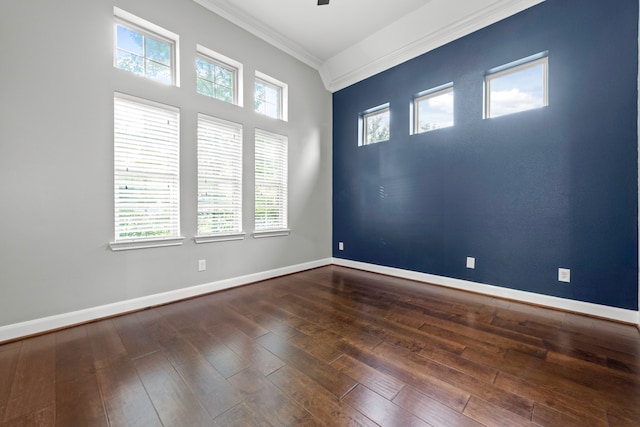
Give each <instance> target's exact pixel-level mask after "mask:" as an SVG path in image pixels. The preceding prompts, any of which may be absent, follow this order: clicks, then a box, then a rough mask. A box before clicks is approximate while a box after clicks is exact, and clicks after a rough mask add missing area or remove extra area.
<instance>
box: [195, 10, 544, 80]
mask: <svg viewBox="0 0 640 427" xmlns="http://www.w3.org/2000/svg"><path fill="white" fill-rule="evenodd" d="M193 1H194V2H196V3H197V4H199V5H201V6H203V7H204V8H206V9H208V10H210V11H211V12H213V13H215V14H217V15H219V16H221V17H222V18H224V19H226V20H228V21H230V22H232V23H233V24H235V25H237V26H239V27H240V28H243V29H244V30H246V31H248V32H249V33H251V34H253V35H255V36H257V37H259V38H260V39H262V40H264V41H265V42H267V43H269V44H271V45H273V46H275V47H276V48H278V49H280V50H282V51H284V52H285V53H287V54H289V55H291V56H292V57H294V58H296V59H298V60H299V61H301V62H303V63H305V64H307V65H308V66H310V67H312V68H314V69H316V70H318V72H319V73H320V77H321V79H322V81H323V83H324V86H325V88H326V89H327V90H329V91H330V92H336V91H338V90H340V89H344V88H345V87H347V86H350V85H352V84H354V83H357V82H359V81H361V80H364V79H366V78H368V77H371V76H373V75H375V74H377V73H380V72H382V71H385V70H387V69H389V68H392V67H394V66H396V65H398V64H401V63H403V62H405V61H408V60H409V59H413V58H415V57H417V56H420V55H422V54H424V53H426V52H429V51H431V50H433V49H436V48H438V47H440V46H443V45H445V44H447V43H450V42H452V41H454V40H456V39H458V38H460V37H464V36H466V35H468V34H471V33H472V32H474V31H477V30H479V29H481V28H484V27H487V26H489V25H491V24H494V23H496V22H498V21H500V20H502V19H505V18H507V17H509V16H512V15H514V14H516V13H518V12H521V11H523V10H525V9H528V8H530V7H532V6H535V5H536V4H539V3H542V2H543V1H544V0H496V1H495V2H494V3H491V4H490V5H489V6H486V5H485V6H484V7H482V6H481V7H480V9H478V8H476V9H475V10H474V12H472V13H470V14H468V15H466V16H463V17H462V18H459V19H449V18H445V19H442V20H437V24H438V28H436V29H434V27H433V25H422V26H421V25H414V23H415V22H416V21H417V20H419V19H421V18H424V19H423V21H424V22H427V20H428V19H431V20H433V16H434V14H433V11H434V9H435V10H438V8H442V9H443V10H447V11H449V12H450V11H451V7H452V6H451V5H450V4H449V3H448V0H440V2H441V3H442V5H440V6H438V5H434V3H437V2H438V1H436V0H430V1H429V2H428V3H429V4H427V5H425V6H423V7H422V8H420V9H418V10H417V11H415V12H414V13H411V14H408V15H406V16H404V17H403V18H400V19H399V20H397V21H395V22H392V23H391V24H390V25H388V26H387V27H384V28H382V29H381V30H379V31H378V32H376V33H374V34H372V35H371V36H369V37H367V38H366V39H364V40H362V41H360V42H358V43H356V44H355V45H353V46H351V47H349V48H347V49H345V50H344V51H342V52H340V53H338V54H337V55H335V56H333V57H331V58H329V59H327V60H326V61H324V62H323V61H322V60H321V59H320V58H317V57H316V56H314V55H313V54H311V53H310V52H308V51H307V50H306V49H305V48H304V47H303V46H301V45H300V44H298V43H296V42H295V41H293V40H291V39H290V38H288V37H286V36H284V35H283V34H281V33H280V32H278V31H277V30H276V29H274V28H272V27H270V26H268V25H265V24H264V23H262V22H260V21H259V20H257V19H255V18H254V17H252V16H250V15H249V14H247V13H246V12H244V11H242V10H241V9H239V8H238V7H236V6H234V5H233V4H232V3H231V2H229V1H228V0H193ZM485 3H486V2H485ZM429 22H431V21H429ZM432 23H433V22H432ZM407 28H410V29H411V31H413V33H412V37H411V40H403V39H402V38H401V37H396V35H398V34H405V33H406V31H407ZM415 31H417V33H416V32H415ZM380 46H384V47H383V48H382V49H381V48H380Z"/></svg>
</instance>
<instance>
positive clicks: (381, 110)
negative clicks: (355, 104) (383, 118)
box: [358, 102, 391, 147]
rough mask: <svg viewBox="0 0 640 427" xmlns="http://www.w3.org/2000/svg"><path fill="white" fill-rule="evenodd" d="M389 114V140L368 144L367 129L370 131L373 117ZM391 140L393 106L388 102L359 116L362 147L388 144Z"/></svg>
mask: <svg viewBox="0 0 640 427" xmlns="http://www.w3.org/2000/svg"><path fill="white" fill-rule="evenodd" d="M382 114H389V138H387V139H382V140H379V141H371V142H368V138H367V136H368V135H367V129H368V121H369V120H370V119H372V118H373V117H376V116H379V115H382ZM389 140H391V105H390V104H389V103H388V102H387V103H386V104H382V105H378V106H377V107H373V108H369V109H368V110H365V111H363V112H362V113H360V115H359V120H358V145H359V146H360V147H362V146H366V145H374V144H378V143H380V142H387V141H389Z"/></svg>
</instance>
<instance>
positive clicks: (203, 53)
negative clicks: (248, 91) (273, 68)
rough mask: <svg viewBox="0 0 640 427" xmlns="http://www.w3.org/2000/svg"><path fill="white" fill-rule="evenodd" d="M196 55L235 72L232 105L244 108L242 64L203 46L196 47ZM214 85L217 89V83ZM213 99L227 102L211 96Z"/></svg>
mask: <svg viewBox="0 0 640 427" xmlns="http://www.w3.org/2000/svg"><path fill="white" fill-rule="evenodd" d="M196 53H197V56H198V57H199V58H200V59H202V60H205V61H207V62H209V63H212V64H214V65H216V66H219V67H222V68H226V69H228V70H231V71H232V72H233V88H232V90H233V101H232V104H233V105H237V106H239V107H242V106H243V104H244V94H243V87H244V84H243V74H244V68H243V65H242V63H240V62H238V61H236V60H234V59H231V58H229V57H227V56H224V55H222V54H220V53H218V52H215V51H213V50H211V49H209V48H207V47H205V46H202V45H199V44H198V45H196ZM196 79H198V77H197V76H196ZM213 83H214V87H215V82H213ZM196 92H197V93H200V92H198V91H197V88H196ZM200 94H201V95H204V96H207V95H205V94H202V93H200ZM211 98H213V99H218V100H219V101H222V102H226V101H224V100H221V99H219V98H216V97H215V96H211Z"/></svg>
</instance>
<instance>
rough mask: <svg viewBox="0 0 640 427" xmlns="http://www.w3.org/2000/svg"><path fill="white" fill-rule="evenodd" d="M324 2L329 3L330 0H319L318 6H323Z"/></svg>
mask: <svg viewBox="0 0 640 427" xmlns="http://www.w3.org/2000/svg"><path fill="white" fill-rule="evenodd" d="M323 4H329V0H318V6H322V5H323Z"/></svg>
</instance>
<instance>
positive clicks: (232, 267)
mask: <svg viewBox="0 0 640 427" xmlns="http://www.w3.org/2000/svg"><path fill="white" fill-rule="evenodd" d="M114 6H117V7H120V8H121V9H124V10H126V11H128V12H131V13H133V14H135V15H137V16H139V17H141V18H143V19H146V20H148V21H151V22H153V23H155V24H157V25H160V26H161V27H164V28H166V29H167V30H170V31H172V32H174V33H177V34H179V35H180V70H181V84H180V87H179V88H176V87H167V86H163V85H160V84H156V83H154V82H152V81H148V80H146V79H143V78H139V77H136V76H133V75H131V74H129V73H126V72H123V71H120V70H116V69H114V68H113V65H112V64H113V53H112V50H113V7H114ZM0 40H1V41H0V43H1V49H0V51H1V53H0V200H1V203H2V205H1V209H0V212H1V217H0V219H1V220H0V326H4V325H10V324H14V323H17V322H22V321H27V320H32V319H37V318H41V317H46V316H51V315H56V314H62V313H67V312H71V311H75V310H79V309H84V308H90V307H95V306H99V305H103V304H108V303H113V302H118V301H124V300H128V299H131V298H136V297H142V296H146V295H152V294H156V293H161V292H165V291H171V290H176V289H180V288H185V287H189V286H194V285H198V284H203V283H209V282H214V281H217V280H222V279H226V278H233V277H238V276H242V275H246V274H251V273H257V272H262V271H267V270H271V269H275V268H280V267H286V266H291V265H296V264H300V263H304V262H309V261H315V260H319V259H323V258H327V257H329V256H331V241H330V239H331V95H330V93H329V92H327V91H326V90H325V89H324V87H323V86H322V83H321V80H320V77H319V75H318V73H317V72H316V71H315V70H313V69H311V68H309V67H308V66H306V65H304V64H302V63H301V62H299V61H297V60H295V59H293V58H292V57H290V56H288V55H286V54H285V53H283V52H281V51H280V50H277V49H276V48H274V47H272V46H270V45H268V44H266V43H264V42H262V41H261V40H259V39H257V38H256V37H254V36H252V35H250V34H249V33H247V32H245V31H244V30H241V29H240V28H238V27H236V26H234V25H232V24H230V23H229V22H227V21H225V20H223V19H222V18H220V17H218V16H216V15H215V14H212V13H211V12H209V11H207V10H206V9H204V8H202V7H201V6H199V5H197V4H196V3H195V2H193V1H191V0H115V3H114V1H113V0H91V1H86V0H61V1H56V2H53V1H50V0H3V1H2V2H1V3H0ZM196 43H199V44H202V45H204V46H207V47H208V48H210V49H213V50H215V51H217V52H219V53H222V54H224V55H226V56H229V57H231V58H233V59H235V60H237V61H240V62H242V63H243V64H244V77H245V94H244V105H245V107H244V108H239V107H237V106H233V105H228V104H225V103H222V102H219V101H216V100H213V99H210V98H207V97H205V96H202V95H198V94H196V93H195V70H194V66H193V64H194V61H195V49H196ZM256 69H257V70H259V71H261V72H263V73H266V74H268V75H270V76H272V77H274V78H277V79H278V80H280V81H283V82H285V83H287V84H288V85H289V121H288V122H281V121H274V120H271V119H268V118H266V117H263V116H260V115H258V114H256V113H254V112H253V111H252V108H250V106H251V105H252V97H253V91H252V90H251V87H252V82H253V75H254V70H256ZM114 91H119V92H125V93H129V94H131V95H134V96H139V97H143V98H148V99H152V100H154V101H157V102H162V103H166V104H169V105H174V106H177V107H179V108H180V109H181V164H180V166H181V227H182V234H183V235H184V236H185V237H187V239H186V240H185V243H184V245H183V246H179V247H169V248H153V249H143V250H134V251H124V252H112V251H111V250H110V249H109V247H108V243H109V242H110V241H112V240H113V233H114V231H113V93H114ZM198 112H201V113H205V114H210V115H214V116H217V117H221V118H224V119H227V120H232V121H236V122H239V123H242V124H243V125H244V212H243V213H244V229H245V231H246V232H248V233H249V232H251V231H252V230H253V215H252V212H253V207H254V205H253V179H254V175H253V160H254V157H253V131H254V129H255V128H261V129H265V130H269V131H272V132H277V133H281V134H284V135H287V136H288V137H289V222H290V227H291V229H292V233H291V235H290V236H288V237H275V238H266V239H257V240H256V239H253V238H252V237H250V236H249V235H248V236H247V238H246V239H245V240H243V241H236V242H220V243H210V244H203V245H196V244H195V243H194V242H193V240H192V237H193V236H194V234H195V230H196V183H197V181H196V167H195V166H196V144H195V140H196V132H195V130H196V114H197V113H198ZM198 259H206V260H207V271H205V272H201V273H199V272H198V271H197V265H198Z"/></svg>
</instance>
